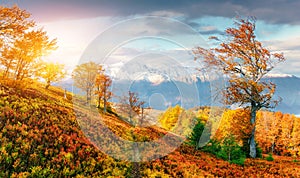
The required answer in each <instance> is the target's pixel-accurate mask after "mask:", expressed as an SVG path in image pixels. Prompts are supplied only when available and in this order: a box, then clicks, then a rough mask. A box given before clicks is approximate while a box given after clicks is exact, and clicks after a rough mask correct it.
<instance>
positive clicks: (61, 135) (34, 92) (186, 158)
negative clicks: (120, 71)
mask: <svg viewBox="0 0 300 178" xmlns="http://www.w3.org/2000/svg"><path fill="white" fill-rule="evenodd" d="M88 112H89V111H88V110H87V109H86V108H82V107H80V106H78V105H76V104H74V103H73V100H72V94H71V93H69V92H68V93H67V95H66V98H65V97H64V90H63V89H61V88H58V87H53V86H51V87H50V88H49V89H48V90H47V89H45V88H44V86H43V85H42V84H40V83H31V84H30V85H27V86H22V87H11V86H10V85H6V84H0V140H1V142H0V165H1V166H0V177H10V176H11V177H110V176H111V177H131V176H133V173H134V175H135V176H143V177H204V176H207V177H237V176H239V177H249V176H253V177H256V176H262V175H263V176H265V177H283V176H286V177H299V176H300V174H299V172H300V168H299V167H300V163H299V162H297V161H295V160H293V159H292V158H289V157H279V156H274V158H275V161H273V162H268V161H266V160H264V159H247V160H246V162H245V165H244V166H239V165H235V164H230V163H228V162H226V161H223V160H221V159H217V158H216V157H214V156H213V155H210V154H208V153H205V152H202V151H195V150H194V149H193V148H192V147H190V146H187V145H185V144H183V145H181V146H180V147H179V148H177V149H176V150H175V151H173V152H172V153H170V154H169V155H167V156H164V157H162V158H159V159H156V160H155V161H151V162H142V163H139V164H134V163H131V162H128V161H121V160H117V159H114V158H112V157H110V156H108V155H106V154H104V153H103V152H101V151H100V150H99V149H97V148H96V147H95V145H94V144H93V143H92V142H91V141H90V140H89V139H88V138H87V137H86V134H95V133H94V132H93V131H95V130H93V129H91V130H90V132H88V133H87V132H85V133H83V131H82V130H81V128H80V125H79V123H78V122H80V121H83V120H84V119H86V118H87V116H88ZM100 114H101V117H102V119H103V121H104V123H106V125H107V126H108V128H109V129H110V130H112V131H113V132H114V133H115V134H117V135H118V136H120V137H122V138H123V139H126V140H132V141H133V140H135V141H149V140H155V139H158V138H160V137H161V136H163V135H165V134H166V133H167V132H166V131H165V130H163V129H161V128H159V127H157V126H150V127H146V128H136V127H134V126H132V125H130V124H128V123H127V122H125V121H123V120H122V119H120V118H119V116H118V115H117V114H116V113H110V114H103V113H100ZM95 122H96V121H95ZM97 126H100V125H97ZM95 129H97V128H95ZM174 139H177V138H176V136H174ZM136 170H138V172H139V173H136V172H137V171H136Z"/></svg>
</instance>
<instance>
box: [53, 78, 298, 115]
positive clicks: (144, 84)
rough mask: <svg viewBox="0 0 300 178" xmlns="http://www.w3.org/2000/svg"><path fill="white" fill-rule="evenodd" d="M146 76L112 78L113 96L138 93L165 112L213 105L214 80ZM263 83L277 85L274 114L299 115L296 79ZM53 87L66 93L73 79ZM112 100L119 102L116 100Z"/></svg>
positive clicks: (273, 79) (70, 89)
mask: <svg viewBox="0 0 300 178" xmlns="http://www.w3.org/2000/svg"><path fill="white" fill-rule="evenodd" d="M149 76H150V75H149ZM149 76H146V77H145V76H144V77H141V78H138V79H137V80H125V79H123V80H122V79H114V80H113V86H112V89H113V92H114V93H115V95H116V96H121V95H124V94H126V92H127V91H128V90H131V91H134V92H137V93H139V96H140V98H141V99H142V100H144V101H145V102H146V104H147V105H148V106H151V107H154V108H155V109H159V110H165V109H166V108H167V107H169V106H175V105H177V104H179V105H181V106H182V107H184V108H192V107H195V106H210V105H212V103H214V101H213V100H212V98H211V95H212V93H211V89H212V86H211V85H212V84H213V83H214V82H213V81H204V80H201V79H200V78H198V77H195V78H193V80H192V81H191V80H182V78H181V79H180V80H170V79H166V78H163V79H161V80H157V81H159V82H155V80H154V79H152V80H151V79H150V80H149V78H148V77H149ZM150 77H151V76H150ZM154 77H155V76H154ZM264 80H267V81H271V82H273V83H275V84H276V86H277V88H276V93H275V95H276V96H279V97H281V98H282V102H281V103H280V104H279V105H278V106H277V107H276V108H275V111H282V112H284V113H292V114H296V115H299V114H300V78H299V77H296V76H293V75H282V74H280V75H269V76H268V77H266V78H264ZM56 85H57V86H61V87H62V88H66V89H67V90H69V91H72V90H74V88H73V80H72V79H68V80H66V81H63V82H60V83H56ZM113 100H114V101H115V102H118V99H117V97H116V98H114V99H113Z"/></svg>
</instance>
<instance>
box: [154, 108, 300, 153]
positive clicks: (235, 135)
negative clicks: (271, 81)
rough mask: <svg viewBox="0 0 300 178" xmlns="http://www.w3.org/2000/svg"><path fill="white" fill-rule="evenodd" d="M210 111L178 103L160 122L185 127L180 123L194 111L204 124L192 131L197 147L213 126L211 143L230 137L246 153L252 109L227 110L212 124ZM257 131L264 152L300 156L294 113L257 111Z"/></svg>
mask: <svg viewBox="0 0 300 178" xmlns="http://www.w3.org/2000/svg"><path fill="white" fill-rule="evenodd" d="M211 111H212V109H211V108H209V107H203V108H201V109H199V110H198V111H196V112H195V111H186V110H184V109H183V108H181V107H179V106H175V107H172V108H169V109H168V110H167V111H166V112H165V113H164V114H162V115H161V116H160V119H159V121H160V123H161V125H162V127H164V128H165V129H167V130H174V129H176V128H175V127H181V128H184V125H182V124H178V123H177V122H178V120H179V118H180V117H181V115H182V114H183V113H184V112H192V113H194V122H197V123H200V125H202V126H201V127H200V126H199V125H198V126H197V124H196V127H195V128H194V130H193V131H191V130H189V133H190V138H191V135H193V137H194V138H192V139H194V140H190V141H192V142H193V145H194V146H197V144H198V142H199V138H200V136H201V134H202V131H203V129H204V126H208V127H214V128H211V129H210V130H211V131H212V132H213V133H212V135H211V136H212V137H211V139H212V142H214V141H217V142H219V143H220V144H221V145H222V144H224V142H228V140H231V141H233V142H235V143H236V144H237V145H238V146H240V147H241V148H242V149H245V150H244V151H245V153H247V151H248V150H247V148H248V147H247V145H248V140H249V135H250V134H251V131H252V127H253V126H252V125H251V124H250V123H249V122H248V121H249V119H250V114H249V112H250V111H249V110H247V109H237V110H229V109H228V110H225V111H224V112H223V113H222V114H220V115H219V116H217V117H221V118H220V119H216V120H220V123H211V122H213V121H214V119H211V118H210V117H216V116H212V115H211ZM185 115H186V114H185ZM189 124H190V123H189ZM195 132H197V133H195ZM256 132H257V135H256V142H257V144H258V147H259V148H258V149H261V151H262V153H265V154H269V153H270V154H275V155H281V156H292V157H299V156H300V118H298V117H296V116H295V115H293V114H286V113H285V114H284V113H282V112H280V111H277V112H271V111H259V112H258V113H257V123H256ZM211 144H212V143H210V144H209V145H211Z"/></svg>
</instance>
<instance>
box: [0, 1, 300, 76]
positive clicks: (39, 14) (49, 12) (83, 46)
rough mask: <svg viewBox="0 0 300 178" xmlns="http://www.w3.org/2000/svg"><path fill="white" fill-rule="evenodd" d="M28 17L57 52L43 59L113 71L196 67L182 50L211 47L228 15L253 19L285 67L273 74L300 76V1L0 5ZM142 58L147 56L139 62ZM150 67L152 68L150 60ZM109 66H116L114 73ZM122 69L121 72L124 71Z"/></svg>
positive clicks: (260, 35) (227, 23)
mask: <svg viewBox="0 0 300 178" xmlns="http://www.w3.org/2000/svg"><path fill="white" fill-rule="evenodd" d="M0 2H1V4H2V5H5V6H11V5H13V4H17V5H18V6H19V7H20V8H22V9H25V10H27V11H28V12H30V13H31V14H32V18H33V19H34V20H35V21H36V22H37V24H38V26H40V27H42V28H43V29H44V30H45V31H47V33H48V36H49V37H50V38H57V41H58V49H57V50H56V51H54V52H52V53H51V54H50V55H49V56H46V57H45V60H49V61H54V62H60V63H64V64H65V66H66V69H67V70H68V71H69V73H70V72H71V70H72V69H73V68H74V66H76V65H77V64H80V63H82V62H84V61H88V60H95V61H100V62H103V63H104V64H105V65H109V66H111V68H112V71H113V69H115V68H118V67H120V66H121V65H122V64H124V63H126V62H128V61H130V60H132V59H135V60H136V59H139V60H147V59H146V58H144V57H143V56H147V58H149V55H148V54H149V53H150V54H155V55H154V56H157V55H156V54H160V55H161V56H167V57H168V58H171V59H172V60H175V61H179V63H180V65H182V66H184V67H187V68H196V67H197V65H200V66H201V64H199V63H195V62H194V60H193V56H192V55H191V53H190V49H192V48H194V47H196V46H201V47H210V46H212V45H214V43H213V42H211V41H210V40H209V39H208V37H209V36H215V35H222V34H224V30H225V29H226V28H228V27H232V26H233V25H234V18H235V17H236V16H255V17H256V18H257V22H256V35H257V39H258V40H260V41H261V42H262V43H263V45H264V46H265V47H267V48H268V49H269V50H270V51H272V52H283V53H284V55H285V57H286V59H287V60H286V61H285V62H284V63H281V64H279V65H278V66H277V67H276V68H275V69H274V70H273V71H272V72H273V73H274V74H289V75H296V76H298V77H300V11H299V9H300V1H298V0H269V1H260V0H244V1H239V0H231V1H221V0H215V1H213V0H198V1H193V0H186V1H179V0H172V1H167V0H160V1H158V0H151V1H133V0H122V1H116V0H0ZM144 54H147V55H144ZM156 62H157V61H156ZM116 66H117V67H116ZM125 70H126V69H125Z"/></svg>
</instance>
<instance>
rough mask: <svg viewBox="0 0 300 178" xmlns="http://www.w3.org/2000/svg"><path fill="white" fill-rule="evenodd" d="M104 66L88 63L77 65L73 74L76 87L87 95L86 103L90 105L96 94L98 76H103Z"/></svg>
mask: <svg viewBox="0 0 300 178" xmlns="http://www.w3.org/2000/svg"><path fill="white" fill-rule="evenodd" d="M103 72H104V70H103V68H102V65H100V64H96V63H95V62H87V63H83V64H80V65H77V66H76V67H75V69H74V70H73V73H72V78H73V79H74V85H75V86H76V87H78V88H80V89H81V90H83V91H85V93H86V102H87V103H90V101H91V98H92V95H93V94H94V88H95V81H96V77H97V75H98V74H103Z"/></svg>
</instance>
